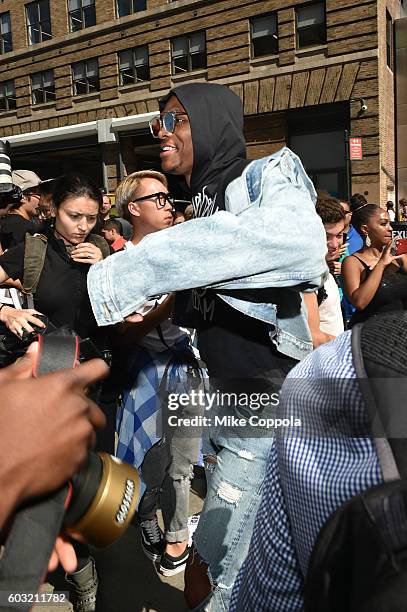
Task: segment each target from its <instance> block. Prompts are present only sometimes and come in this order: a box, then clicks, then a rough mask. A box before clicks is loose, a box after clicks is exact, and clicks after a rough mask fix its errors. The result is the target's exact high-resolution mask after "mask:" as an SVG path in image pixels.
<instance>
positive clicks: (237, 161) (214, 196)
mask: <svg viewBox="0 0 407 612" xmlns="http://www.w3.org/2000/svg"><path fill="white" fill-rule="evenodd" d="M172 95H174V96H176V97H177V98H178V100H179V101H180V102H181V104H182V106H183V107H184V108H185V110H186V112H187V114H188V119H189V122H190V125H191V134H192V143H193V149H194V166H193V170H192V176H191V185H190V192H191V196H192V202H193V207H194V216H195V217H207V216H209V215H211V214H213V213H214V212H216V210H224V208H225V205H224V196H225V190H226V187H227V186H228V184H229V183H230V182H231V181H232V180H233V179H235V178H236V177H238V176H240V175H241V173H242V171H243V169H244V168H245V166H247V164H248V163H249V162H248V160H246V142H245V139H244V134H243V107H242V103H241V101H240V98H239V97H238V96H237V95H236V94H234V93H233V92H232V91H231V90H230V89H229V88H228V87H225V86H224V85H218V84H216V83H213V84H212V83H211V84H208V83H190V84H188V85H181V86H180V87H176V88H174V89H172V90H171V91H170V92H169V93H168V95H167V96H165V98H163V99H162V100H160V111H162V110H163V108H164V106H165V104H166V103H167V101H168V99H169V98H170V97H171V96H172Z"/></svg>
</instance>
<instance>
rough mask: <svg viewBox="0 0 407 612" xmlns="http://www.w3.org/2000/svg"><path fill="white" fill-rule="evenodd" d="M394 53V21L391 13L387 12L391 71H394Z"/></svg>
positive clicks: (387, 49) (388, 59) (388, 58)
mask: <svg viewBox="0 0 407 612" xmlns="http://www.w3.org/2000/svg"><path fill="white" fill-rule="evenodd" d="M393 53H394V49H393V19H392V18H391V15H390V13H389V11H386V58H387V65H388V67H389V68H390V70H393Z"/></svg>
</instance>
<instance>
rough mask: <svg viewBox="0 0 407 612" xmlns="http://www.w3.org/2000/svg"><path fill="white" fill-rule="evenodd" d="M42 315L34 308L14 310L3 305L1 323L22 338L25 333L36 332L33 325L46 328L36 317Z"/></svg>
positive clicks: (0, 314)
mask: <svg viewBox="0 0 407 612" xmlns="http://www.w3.org/2000/svg"><path fill="white" fill-rule="evenodd" d="M37 314H41V313H39V312H38V311H37V310H34V309H33V308H21V309H20V308H13V307H12V306H7V305H3V306H2V307H1V308H0V321H1V322H2V323H4V324H5V325H6V327H7V329H9V330H10V331H11V332H13V334H15V335H16V336H18V337H19V338H21V336H22V335H23V333H24V332H25V331H27V332H32V331H34V329H33V327H32V324H34V325H37V326H38V327H41V328H44V327H45V324H44V323H43V321H41V319H39V318H38V317H36V316H35V315H37Z"/></svg>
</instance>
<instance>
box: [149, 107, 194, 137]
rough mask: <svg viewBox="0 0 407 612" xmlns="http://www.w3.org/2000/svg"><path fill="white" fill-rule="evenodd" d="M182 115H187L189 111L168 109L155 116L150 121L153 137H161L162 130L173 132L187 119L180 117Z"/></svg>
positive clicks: (168, 132)
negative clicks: (182, 111)
mask: <svg viewBox="0 0 407 612" xmlns="http://www.w3.org/2000/svg"><path fill="white" fill-rule="evenodd" d="M180 115H185V116H187V113H178V112H175V111H166V112H165V113H162V114H161V115H157V116H156V117H153V118H152V119H150V121H149V122H148V124H149V126H150V131H151V134H152V135H153V138H159V135H158V134H159V133H160V130H165V131H166V132H167V134H173V133H174V131H175V127H176V125H177V124H178V123H182V122H183V121H185V119H180V118H179V116H180Z"/></svg>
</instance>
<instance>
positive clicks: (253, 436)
mask: <svg viewBox="0 0 407 612" xmlns="http://www.w3.org/2000/svg"><path fill="white" fill-rule="evenodd" d="M257 414H258V413H257V412H254V411H250V410H246V411H245V414H242V413H239V412H238V411H237V410H233V411H231V409H230V408H227V407H220V406H217V407H216V408H213V410H212V412H211V417H212V423H213V422H214V417H215V415H216V416H218V418H222V417H225V416H229V417H231V416H234V417H238V418H240V417H241V416H246V417H247V415H257ZM262 416H265V417H267V416H272V409H271V408H270V409H269V408H268V407H267V408H266V409H265V410H264V411H263V412H262ZM218 423H219V420H218ZM229 423H230V424H224V423H221V424H218V425H215V426H212V427H211V428H210V429H207V430H206V432H205V435H204V439H203V454H204V459H205V467H206V477H207V483H208V491H207V495H206V499H205V504H204V507H203V510H202V514H201V517H200V520H199V523H198V528H197V530H196V532H195V534H194V546H195V549H196V551H197V552H198V554H199V556H200V558H201V560H202V561H204V562H205V563H207V564H208V577H209V580H210V582H211V584H212V587H213V592H212V594H211V595H210V596H209V597H208V598H207V599H206V600H205V601H204V602H202V604H201V605H200V606H198V607H197V608H196V610H202V611H206V612H209V611H210V612H215V611H216V612H221V611H222V612H223V611H227V610H228V609H229V600H230V597H231V594H232V588H233V584H234V581H235V579H236V576H237V574H238V572H239V569H240V567H241V566H242V564H243V561H244V560H245V558H246V555H247V553H248V550H249V544H250V540H251V536H252V531H253V525H254V520H255V517H256V512H257V508H258V506H259V504H260V499H261V495H262V490H263V483H264V478H265V474H266V467H267V459H268V455H269V452H270V449H271V447H272V444H273V441H274V435H273V431H272V430H270V429H265V428H262V427H255V426H253V427H250V425H247V426H246V427H240V426H236V425H233V424H232V423H231V422H230V421H229Z"/></svg>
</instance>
